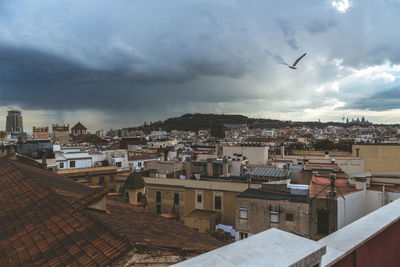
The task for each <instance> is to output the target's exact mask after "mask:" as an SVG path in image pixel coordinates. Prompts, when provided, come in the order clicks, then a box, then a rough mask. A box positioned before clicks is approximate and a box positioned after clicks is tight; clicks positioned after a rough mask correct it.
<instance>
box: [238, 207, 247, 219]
mask: <svg viewBox="0 0 400 267" xmlns="http://www.w3.org/2000/svg"><path fill="white" fill-rule="evenodd" d="M239 218H240V219H247V208H239Z"/></svg>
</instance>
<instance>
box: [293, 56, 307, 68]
mask: <svg viewBox="0 0 400 267" xmlns="http://www.w3.org/2000/svg"><path fill="white" fill-rule="evenodd" d="M305 55H307V53H304V55H302V56H301V57H299V58H298V59H296V61H295V62H294V63H293V67H294V66H296V64H297V63H299V61H300V60H301V59H302V58H303V57H304V56H305Z"/></svg>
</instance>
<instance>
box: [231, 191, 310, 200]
mask: <svg viewBox="0 0 400 267" xmlns="http://www.w3.org/2000/svg"><path fill="white" fill-rule="evenodd" d="M237 197H238V198H261V199H268V200H288V201H291V202H302V203H307V196H306V195H295V194H291V193H287V192H278V191H270V190H263V189H252V188H250V189H247V190H246V191H244V192H242V193H239V194H238V195H237Z"/></svg>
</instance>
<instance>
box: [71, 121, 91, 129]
mask: <svg viewBox="0 0 400 267" xmlns="http://www.w3.org/2000/svg"><path fill="white" fill-rule="evenodd" d="M71 130H72V131H74V130H87V128H86V127H85V126H83V124H82V123H81V122H78V123H77V124H75V125H74V126H73V127H72V128H71Z"/></svg>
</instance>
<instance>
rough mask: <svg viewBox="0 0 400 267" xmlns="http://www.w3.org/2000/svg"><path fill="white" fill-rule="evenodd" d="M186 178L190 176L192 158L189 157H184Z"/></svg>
mask: <svg viewBox="0 0 400 267" xmlns="http://www.w3.org/2000/svg"><path fill="white" fill-rule="evenodd" d="M185 164H186V179H190V178H192V160H191V158H186V163H185Z"/></svg>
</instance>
